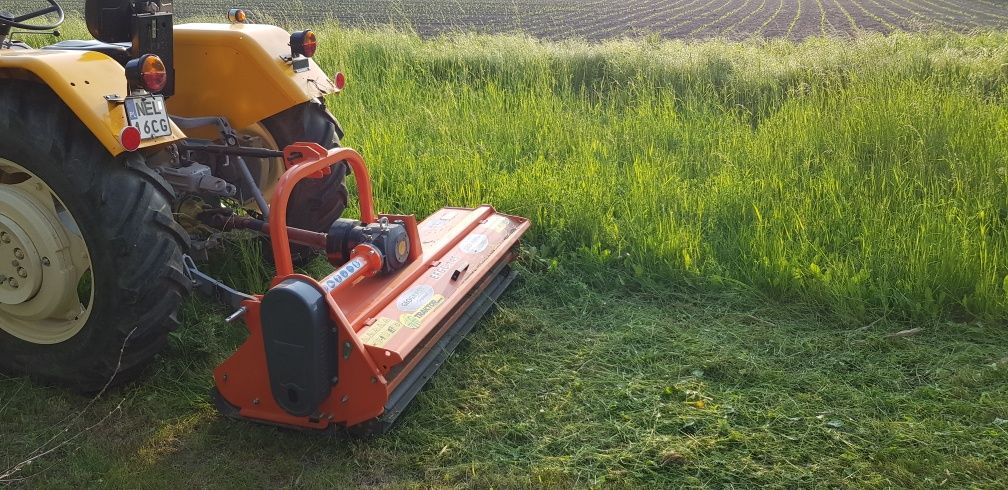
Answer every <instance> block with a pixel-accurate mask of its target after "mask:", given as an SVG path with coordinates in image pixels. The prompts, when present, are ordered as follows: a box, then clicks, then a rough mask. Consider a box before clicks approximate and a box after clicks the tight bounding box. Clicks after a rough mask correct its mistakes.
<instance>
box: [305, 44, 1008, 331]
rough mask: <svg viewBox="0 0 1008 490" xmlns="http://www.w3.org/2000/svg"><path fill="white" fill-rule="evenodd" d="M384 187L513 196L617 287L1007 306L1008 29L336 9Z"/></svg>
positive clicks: (805, 300) (544, 252)
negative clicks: (852, 27) (570, 29)
mask: <svg viewBox="0 0 1008 490" xmlns="http://www.w3.org/2000/svg"><path fill="white" fill-rule="evenodd" d="M321 39H322V45H321V46H322V49H321V50H320V55H319V57H317V59H318V61H319V62H320V63H321V64H322V65H323V66H324V67H325V68H326V69H328V70H336V69H339V70H342V71H344V72H345V73H347V75H348V79H349V87H348V88H347V90H346V91H345V92H344V93H343V94H342V95H341V96H339V97H338V98H334V99H332V100H331V103H330V105H331V107H332V109H333V111H334V112H335V113H336V114H337V116H338V117H339V118H340V120H341V121H342V123H343V125H344V127H345V128H346V130H347V134H348V136H347V138H346V139H345V140H344V143H345V144H346V145H348V146H353V147H357V148H359V149H361V150H362V152H363V154H364V155H365V157H366V158H367V159H368V161H369V163H370V165H371V167H372V169H373V176H374V179H375V180H376V183H377V189H376V194H377V195H378V196H379V203H380V204H381V207H383V208H384V209H387V210H391V211H401V212H416V213H418V214H421V215H423V214H426V213H429V212H431V211H433V210H435V209H437V208H438V207H440V206H442V205H446V204H453V205H475V204H479V203H493V204H495V205H496V206H498V208H499V209H502V210H504V211H506V212H510V213H514V214H520V215H523V216H527V217H529V218H531V219H532V220H533V222H534V229H533V231H532V232H531V235H530V237H529V240H528V244H529V248H530V252H531V253H530V259H531V260H533V261H535V262H537V263H539V262H541V263H543V264H546V266H547V267H561V268H566V269H574V270H579V271H582V272H583V273H584V275H585V276H586V277H587V278H589V279H590V281H591V282H592V283H594V284H596V285H603V286H604V285H605V284H607V283H608V284H614V285H626V284H629V285H631V286H637V285H645V286H647V285H655V284H657V285H662V286H667V285H673V286H675V285H682V286H690V287H714V288H731V289H743V290H746V291H748V292H753V293H756V294H762V295H766V296H768V297H771V298H774V299H777V300H780V301H783V302H787V303H797V304H801V305H804V306H807V307H810V308H813V309H814V310H817V311H822V312H823V313H824V314H827V315H838V316H839V317H840V319H842V320H849V321H854V322H857V321H869V320H871V319H875V318H879V317H887V318H889V319H896V320H910V321H934V320H942V319H976V318H981V319H988V320H991V319H993V320H1004V319H1006V314H1008V309H1006V306H1008V231H1006V228H1005V224H1006V220H1008V172H1006V167H1008V161H1006V143H1008V135H1006V129H1008V111H1006V106H1005V103H1006V102H1008V100H1006V97H1005V91H1004V88H1005V80H1006V78H1005V77H1006V74H1008V71H1006V68H1005V62H1006V61H1008V35H1005V34H1004V33H986V34H976V35H970V36H963V35H950V34H935V35H894V36H891V37H866V38H861V39H858V40H856V41H837V40H830V39H813V40H810V41H807V42H805V43H802V44H797V45H795V44H792V43H788V42H768V43H767V42H751V43H741V44H740V43H727V42H717V41H713V42H703V43H696V44H687V43H681V42H656V41H650V42H648V41H642V42H612V43H607V44H603V45H585V44H580V43H567V44H544V43H540V42H537V41H535V40H532V39H528V38H523V37H502V36H493V37H489V36H454V37H449V38H441V39H434V40H427V41H424V40H421V39H419V38H418V37H416V36H413V35H409V34H403V33H399V32H393V31H379V32H377V33H376V32H373V31H368V32H364V31H354V30H342V29H339V28H337V27H332V26H330V27H328V28H325V29H321Z"/></svg>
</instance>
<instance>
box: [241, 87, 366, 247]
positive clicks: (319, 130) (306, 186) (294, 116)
mask: <svg viewBox="0 0 1008 490" xmlns="http://www.w3.org/2000/svg"><path fill="white" fill-rule="evenodd" d="M242 133H243V134H244V135H247V136H251V137H255V138H256V139H257V141H258V144H259V145H261V146H262V147H264V148H269V149H274V150H279V149H283V148H284V147H286V146H287V145H290V144H292V143H303V142H307V143H318V144H320V145H322V146H324V147H326V148H336V147H338V146H339V144H340V143H339V137H338V136H337V134H336V122H335V119H334V118H333V116H332V115H331V114H329V112H328V111H327V109H326V107H325V105H323V104H322V103H321V102H319V101H317V100H310V101H308V102H305V103H303V104H299V105H297V106H294V107H292V108H290V109H287V110H285V111H283V112H281V113H279V114H276V115H274V116H270V117H268V118H266V119H264V120H263V121H261V122H260V123H258V124H254V125H253V126H251V127H249V128H246V129H245V130H243V131H242ZM250 167H252V168H253V169H254V170H253V174H254V175H255V177H256V178H257V180H258V182H259V183H260V187H261V188H262V190H263V193H264V194H266V195H267V196H269V195H272V191H273V186H274V185H275V184H276V180H277V179H279V177H280V174H281V173H282V171H283V161H282V160H280V159H272V160H269V161H260V162H259V164H258V165H250ZM346 175H347V166H346V165H345V164H339V165H336V166H334V167H333V169H332V173H330V174H329V175H328V176H326V177H324V178H321V179H314V180H312V179H309V180H303V181H301V182H300V183H298V184H297V186H296V187H294V191H293V192H292V193H291V198H290V201H289V202H288V204H287V224H288V225H290V226H293V227H295V228H302V229H305V230H311V231H318V232H328V231H329V227H330V226H332V223H333V222H334V221H336V220H337V219H339V218H340V216H342V215H343V211H344V210H345V209H346V206H347V200H348V194H347V187H346V182H345V180H346ZM267 244H268V242H267ZM291 254H292V255H293V258H294V263H295V264H297V265H305V264H306V263H308V262H310V261H311V259H313V258H314V257H315V256H317V255H318V252H317V251H315V250H312V249H311V248H308V247H305V246H301V245H296V244H293V245H292V246H291ZM265 255H266V257H268V258H269V259H270V260H272V258H273V256H272V255H271V254H270V253H266V254H265Z"/></svg>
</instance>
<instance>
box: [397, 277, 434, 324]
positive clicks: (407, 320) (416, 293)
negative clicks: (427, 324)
mask: <svg viewBox="0 0 1008 490" xmlns="http://www.w3.org/2000/svg"><path fill="white" fill-rule="evenodd" d="M444 302H445V297H444V296H442V295H440V294H434V287H433V286H431V285H429V284H420V285H417V286H413V287H412V288H410V289H407V290H406V292H405V293H403V294H402V295H400V296H399V299H397V300H396V309H398V310H399V311H400V312H402V315H400V316H399V323H401V324H402V325H404V326H406V327H409V328H417V327H419V326H420V324H421V323H422V322H423V319H424V318H425V317H426V316H427V315H430V314H431V312H432V311H434V310H436V309H437V307H438V306H441V304H442V303H444Z"/></svg>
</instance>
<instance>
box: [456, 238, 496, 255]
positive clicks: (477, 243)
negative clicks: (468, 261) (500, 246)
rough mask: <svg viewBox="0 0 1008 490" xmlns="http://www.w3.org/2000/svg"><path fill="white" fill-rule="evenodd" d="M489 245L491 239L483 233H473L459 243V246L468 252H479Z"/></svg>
mask: <svg viewBox="0 0 1008 490" xmlns="http://www.w3.org/2000/svg"><path fill="white" fill-rule="evenodd" d="M487 245H490V239H489V238H487V236H486V235H484V234H482V233H473V234H472V235H469V236H467V237H466V238H465V240H462V243H461V244H459V248H460V249H461V250H462V251H463V252H465V253H467V254H473V255H475V254H478V253H480V252H482V251H484V250H486V248H487Z"/></svg>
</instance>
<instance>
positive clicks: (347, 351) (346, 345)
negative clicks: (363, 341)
mask: <svg viewBox="0 0 1008 490" xmlns="http://www.w3.org/2000/svg"><path fill="white" fill-rule="evenodd" d="M352 350H353V346H352V345H350V342H346V343H344V344H343V359H350V351H352Z"/></svg>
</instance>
